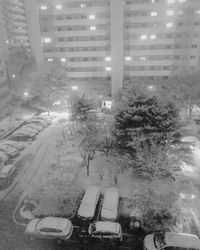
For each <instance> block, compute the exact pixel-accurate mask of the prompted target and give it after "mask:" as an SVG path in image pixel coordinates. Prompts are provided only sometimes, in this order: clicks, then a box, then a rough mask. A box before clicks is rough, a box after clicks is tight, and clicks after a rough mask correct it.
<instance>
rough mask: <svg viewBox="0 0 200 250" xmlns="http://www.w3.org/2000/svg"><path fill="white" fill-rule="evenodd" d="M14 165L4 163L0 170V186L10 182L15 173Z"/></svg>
mask: <svg viewBox="0 0 200 250" xmlns="http://www.w3.org/2000/svg"><path fill="white" fill-rule="evenodd" d="M15 170H16V168H15V166H14V165H11V164H10V165H5V166H4V167H3V168H2V169H1V170H0V186H1V187H2V186H3V187H4V186H7V185H9V184H10V183H11V182H12V179H13V177H14V173H15Z"/></svg>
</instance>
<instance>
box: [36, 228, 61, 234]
mask: <svg viewBox="0 0 200 250" xmlns="http://www.w3.org/2000/svg"><path fill="white" fill-rule="evenodd" d="M40 232H43V233H61V232H62V231H61V230H59V229H55V228H41V229H40Z"/></svg>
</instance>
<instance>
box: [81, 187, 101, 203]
mask: <svg viewBox="0 0 200 250" xmlns="http://www.w3.org/2000/svg"><path fill="white" fill-rule="evenodd" d="M99 193H100V187H97V186H89V187H88V188H87V189H86V191H85V194H84V196H83V199H82V201H81V204H84V205H89V204H91V203H94V202H95V201H96V197H97V195H98V194H99Z"/></svg>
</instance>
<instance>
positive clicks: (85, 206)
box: [77, 186, 100, 220]
mask: <svg viewBox="0 0 200 250" xmlns="http://www.w3.org/2000/svg"><path fill="white" fill-rule="evenodd" d="M99 196H100V187H97V186H89V187H88V188H87V190H86V191H85V194H84V196H83V199H82V201H81V204H80V207H79V209H78V214H77V215H78V217H80V218H81V219H83V220H91V219H92V218H93V217H94V214H95V210H96V206H97V203H98V200H99Z"/></svg>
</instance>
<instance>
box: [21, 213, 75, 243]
mask: <svg viewBox="0 0 200 250" xmlns="http://www.w3.org/2000/svg"><path fill="white" fill-rule="evenodd" d="M72 232H73V225H72V223H71V221H70V220H68V219H65V218H58V217H45V218H42V219H33V220H31V221H30V222H29V223H28V225H27V227H26V231H25V234H27V235H30V236H33V237H35V238H42V239H54V240H58V242H60V241H65V240H68V239H69V238H70V237H71V235H72Z"/></svg>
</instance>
